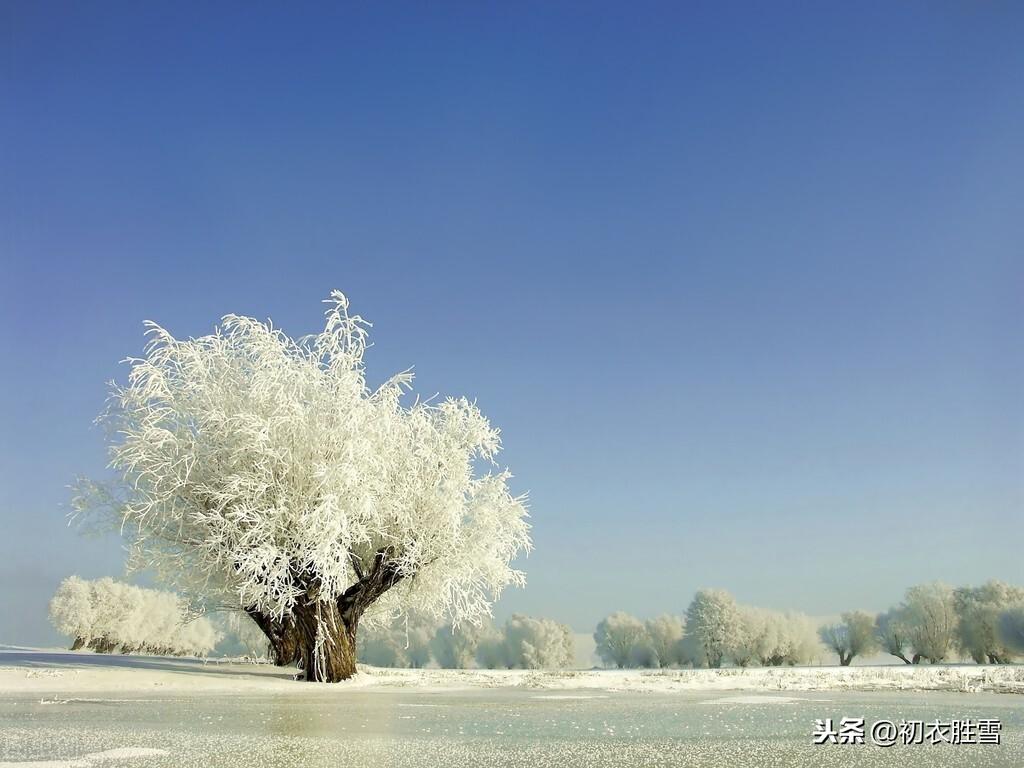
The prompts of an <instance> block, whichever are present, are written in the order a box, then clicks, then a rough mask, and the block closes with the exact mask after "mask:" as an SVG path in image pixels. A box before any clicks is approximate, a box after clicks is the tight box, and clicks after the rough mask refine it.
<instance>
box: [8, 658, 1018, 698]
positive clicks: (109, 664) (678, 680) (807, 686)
mask: <svg viewBox="0 0 1024 768" xmlns="http://www.w3.org/2000/svg"><path fill="white" fill-rule="evenodd" d="M294 673H295V670H293V669H281V668H277V667H273V666H270V665H266V664H247V663H239V662H225V661H216V660H211V661H207V662H203V661H199V660H196V659H179V658H164V657H152V656H116V655H102V654H94V653H90V652H67V651H48V650H29V649H18V650H0V696H3V695H17V694H32V695H35V694H39V695H40V696H47V695H58V694H75V695H77V694H79V693H83V694H87V693H96V694H103V693H128V692H149V693H155V692H174V693H183V692H211V693H274V692H285V691H288V692H291V693H295V692H298V691H301V690H310V689H313V690H320V691H323V690H325V688H329V687H330V686H323V685H306V684H303V683H296V682H294V681H293V679H292V676H293V675H294ZM336 688H337V689H338V690H352V689H355V688H358V689H364V690H367V691H374V690H381V691H385V690H392V689H423V690H426V691H453V690H464V689H473V688H518V689H535V690H539V691H575V690H582V691H586V690H598V691H607V692H616V691H628V692H651V693H673V692H685V691H694V692H696V691H748V692H771V691H829V690H847V691H875V690H889V691H955V692H995V693H1011V694H1024V666H1020V665H1013V666H979V665H974V664H964V665H948V666H946V665H943V666H934V667H933V666H919V667H909V666H864V667H796V668H788V667H782V668H777V667H776V668H769V669H761V668H753V669H746V670H740V669H721V670H708V669H698V670H690V669H682V670H664V671H662V670H560V671H535V670H443V669H382V668H375V667H368V666H363V667H361V671H360V673H359V674H358V675H357V676H356V677H355V678H354V679H352V680H350V681H348V682H345V683H341V684H338V686H336Z"/></svg>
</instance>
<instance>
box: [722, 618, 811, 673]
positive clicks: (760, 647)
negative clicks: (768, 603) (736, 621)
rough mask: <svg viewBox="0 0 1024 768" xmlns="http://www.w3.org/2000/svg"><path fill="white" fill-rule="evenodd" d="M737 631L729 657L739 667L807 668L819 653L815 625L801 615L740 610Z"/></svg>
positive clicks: (731, 644)
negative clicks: (756, 665)
mask: <svg viewBox="0 0 1024 768" xmlns="http://www.w3.org/2000/svg"><path fill="white" fill-rule="evenodd" d="M739 612H740V629H739V632H737V634H736V636H735V637H734V639H733V640H732V641H731V643H730V651H729V655H730V657H731V658H732V660H733V662H734V663H735V664H736V665H737V666H740V667H745V666H748V665H749V664H751V663H753V662H755V661H756V662H757V663H759V664H760V665H761V666H762V667H769V666H775V667H777V666H781V665H783V664H787V665H789V666H793V665H796V664H809V663H810V662H811V661H813V660H814V659H815V658H818V657H819V655H820V653H821V644H820V643H819V641H818V631H817V627H816V626H815V624H814V622H813V621H812V620H811V619H810V618H808V617H807V616H804V615H803V614H801V613H792V612H790V613H780V612H779V611H768V610H765V609H763V608H754V607H752V606H740V608H739Z"/></svg>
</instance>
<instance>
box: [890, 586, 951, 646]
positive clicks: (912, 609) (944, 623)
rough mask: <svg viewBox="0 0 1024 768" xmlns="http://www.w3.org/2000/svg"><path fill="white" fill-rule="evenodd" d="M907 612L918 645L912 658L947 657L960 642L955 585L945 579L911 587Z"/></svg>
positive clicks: (912, 634)
mask: <svg viewBox="0 0 1024 768" xmlns="http://www.w3.org/2000/svg"><path fill="white" fill-rule="evenodd" d="M903 606H904V608H903V615H904V619H905V621H906V627H907V630H908V632H909V637H910V645H911V647H912V648H913V649H914V657H913V659H912V661H913V662H914V663H915V664H916V663H918V662H919V661H920V660H921V659H927V660H928V661H930V662H931V663H933V664H937V663H939V662H940V661H944V660H945V659H946V657H947V656H948V655H949V654H950V652H951V651H952V650H953V649H954V647H955V643H956V629H957V615H956V604H955V601H954V598H953V589H952V587H950V586H948V585H946V584H942V583H941V582H937V581H936V582H932V583H930V584H919V585H918V586H915V587H911V588H910V589H908V590H907V594H906V597H905V598H904V600H903Z"/></svg>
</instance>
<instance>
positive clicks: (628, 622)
mask: <svg viewBox="0 0 1024 768" xmlns="http://www.w3.org/2000/svg"><path fill="white" fill-rule="evenodd" d="M647 640H648V637H647V629H646V628H645V627H644V623H643V622H642V621H640V619H638V618H636V617H634V616H630V615H629V614H628V613H624V612H622V611H617V612H615V613H613V614H611V615H610V616H606V617H605V618H603V619H601V621H600V622H599V623H598V625H597V629H595V630H594V642H595V643H596V645H597V655H598V656H600V657H601V660H602V661H603V662H604V663H605V664H609V665H615V666H616V667H618V668H619V669H622V668H623V667H627V666H629V665H630V660H631V657H633V656H634V653H635V651H634V649H635V648H636V647H637V646H639V645H641V644H642V643H644V642H646V641H647Z"/></svg>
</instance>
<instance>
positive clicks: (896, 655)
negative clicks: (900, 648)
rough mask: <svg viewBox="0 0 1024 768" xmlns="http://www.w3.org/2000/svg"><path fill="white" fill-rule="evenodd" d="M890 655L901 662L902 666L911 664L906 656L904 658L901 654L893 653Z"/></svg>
mask: <svg viewBox="0 0 1024 768" xmlns="http://www.w3.org/2000/svg"><path fill="white" fill-rule="evenodd" d="M892 655H893V656H895V657H896V658H897V659H899V660H900V661H902V662H903V663H904V664H910V663H911V662H910V659H908V658H907V657H906V656H904V655H903V654H902V653H893V654H892Z"/></svg>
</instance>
